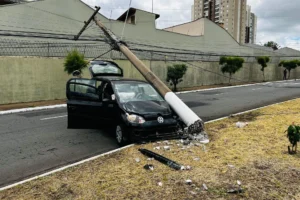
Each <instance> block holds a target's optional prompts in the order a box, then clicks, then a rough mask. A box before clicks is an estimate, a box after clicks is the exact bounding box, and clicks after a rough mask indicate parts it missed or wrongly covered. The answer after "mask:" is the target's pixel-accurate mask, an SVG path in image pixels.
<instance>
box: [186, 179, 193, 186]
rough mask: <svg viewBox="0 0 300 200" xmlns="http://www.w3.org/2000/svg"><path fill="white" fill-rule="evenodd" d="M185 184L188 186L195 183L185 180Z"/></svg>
mask: <svg viewBox="0 0 300 200" xmlns="http://www.w3.org/2000/svg"><path fill="white" fill-rule="evenodd" d="M185 183H186V184H188V185H192V183H193V181H192V180H190V179H187V180H185Z"/></svg>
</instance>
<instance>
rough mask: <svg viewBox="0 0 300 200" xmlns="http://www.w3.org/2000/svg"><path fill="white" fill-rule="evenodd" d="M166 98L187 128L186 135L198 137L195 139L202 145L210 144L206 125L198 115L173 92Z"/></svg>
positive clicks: (168, 93)
mask: <svg viewBox="0 0 300 200" xmlns="http://www.w3.org/2000/svg"><path fill="white" fill-rule="evenodd" d="M164 97H165V100H166V101H167V102H168V104H169V105H170V106H171V107H172V109H173V110H174V111H175V112H176V114H177V115H178V116H179V117H180V119H181V120H182V121H183V122H184V123H185V125H186V126H187V128H186V129H185V130H184V134H185V135H188V136H193V137H194V136H196V137H194V139H195V140H197V141H198V142H200V143H202V144H207V143H209V139H208V136H207V133H206V132H205V131H204V123H203V121H202V120H201V119H200V118H199V117H198V115H196V114H195V113H194V111H192V110H191V109H190V108H189V107H188V106H187V105H186V104H185V103H184V102H183V101H182V100H181V99H179V98H178V96H177V95H176V94H174V93H173V92H167V93H166V94H165V96H164Z"/></svg>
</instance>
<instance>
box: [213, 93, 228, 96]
mask: <svg viewBox="0 0 300 200" xmlns="http://www.w3.org/2000/svg"><path fill="white" fill-rule="evenodd" d="M222 94H226V93H219V94H215V95H216V96H218V95H222Z"/></svg>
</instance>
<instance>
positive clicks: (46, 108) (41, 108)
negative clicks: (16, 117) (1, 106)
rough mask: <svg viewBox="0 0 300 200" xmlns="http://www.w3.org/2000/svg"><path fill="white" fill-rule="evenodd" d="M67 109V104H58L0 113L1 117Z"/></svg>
mask: <svg viewBox="0 0 300 200" xmlns="http://www.w3.org/2000/svg"><path fill="white" fill-rule="evenodd" d="M65 107H67V104H58V105H54V106H41V107H34V108H21V109H13V110H5V111H0V115H7V114H14V113H21V112H29V111H36V110H49V109H53V108H65Z"/></svg>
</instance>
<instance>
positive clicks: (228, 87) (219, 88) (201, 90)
mask: <svg viewBox="0 0 300 200" xmlns="http://www.w3.org/2000/svg"><path fill="white" fill-rule="evenodd" d="M298 80H300V79H296V81H298ZM291 81H295V80H286V81H273V82H265V83H253V84H246V85H236V86H227V87H217V88H208V89H200V90H191V91H184V92H176V94H186V93H194V92H204V91H211V90H221V89H230V88H238V87H248V86H254V85H262V86H264V85H267V84H270V83H281V82H291Z"/></svg>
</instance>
